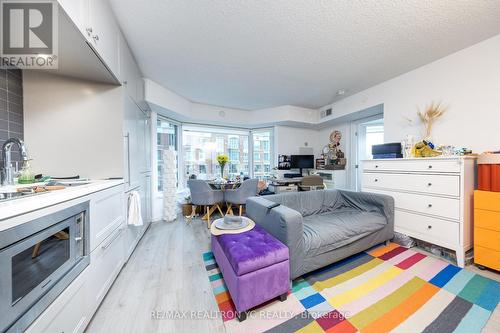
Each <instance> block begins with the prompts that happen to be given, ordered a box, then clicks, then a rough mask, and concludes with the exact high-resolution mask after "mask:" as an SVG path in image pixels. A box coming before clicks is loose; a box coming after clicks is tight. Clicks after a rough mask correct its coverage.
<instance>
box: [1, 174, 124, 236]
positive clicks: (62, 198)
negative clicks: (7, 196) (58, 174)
mask: <svg viewBox="0 0 500 333" xmlns="http://www.w3.org/2000/svg"><path fill="white" fill-rule="evenodd" d="M122 184H123V179H117V180H91V181H89V184H85V185H79V186H68V187H66V188H65V189H63V190H54V191H50V192H45V193H40V194H36V195H30V196H26V197H21V198H16V199H12V200H5V201H3V202H0V231H2V230H5V229H8V228H11V227H12V226H13V225H10V223H4V222H3V221H5V220H7V219H10V218H12V217H15V216H18V215H22V214H26V213H29V212H32V211H35V210H38V209H42V208H46V207H50V206H53V205H57V204H60V203H63V202H66V201H69V200H73V199H76V198H80V197H84V196H86V195H89V194H92V193H95V192H99V191H102V190H105V189H107V188H110V187H114V186H119V185H122ZM36 185H40V184H30V185H19V186H18V185H16V187H27V186H36ZM42 185H43V184H42ZM12 188H13V187H12V186H10V187H0V192H7V191H11V190H12Z"/></svg>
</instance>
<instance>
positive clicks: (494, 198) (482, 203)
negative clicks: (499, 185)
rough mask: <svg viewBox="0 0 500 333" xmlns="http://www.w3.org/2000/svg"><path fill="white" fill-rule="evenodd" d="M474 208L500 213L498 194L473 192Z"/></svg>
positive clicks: (499, 195)
mask: <svg viewBox="0 0 500 333" xmlns="http://www.w3.org/2000/svg"><path fill="white" fill-rule="evenodd" d="M474 208H478V209H484V210H491V211H495V212H500V192H488V191H474Z"/></svg>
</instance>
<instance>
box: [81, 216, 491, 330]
mask: <svg viewBox="0 0 500 333" xmlns="http://www.w3.org/2000/svg"><path fill="white" fill-rule="evenodd" d="M209 244H210V233H209V231H208V229H207V228H206V222H201V220H200V219H195V220H193V222H192V223H191V224H190V225H186V223H185V222H184V220H183V218H182V217H181V218H180V219H178V220H177V221H175V222H172V223H166V222H157V223H153V224H152V225H151V227H150V228H149V230H148V231H147V232H146V234H145V235H144V237H143V239H142V240H141V242H140V243H139V245H138V247H137V249H136V250H135V252H134V253H133V254H132V257H131V258H130V260H129V262H128V263H127V265H126V266H125V267H124V268H123V270H122V272H121V273H120V275H119V276H118V278H117V279H116V281H115V283H114V285H113V286H112V287H111V289H110V291H109V293H108V295H107V296H106V298H105V299H104V301H103V303H102V304H101V307H100V308H99V310H98V311H97V313H96V314H95V316H94V318H93V319H92V321H91V323H90V324H89V326H88V327H87V330H86V332H88V333H93V332H99V333H100V332H109V333H114V332H120V333H127V332H134V333H136V332H145V333H156V332H179V333H183V332H200V333H201V332H224V326H223V323H222V320H221V319H218V318H215V319H196V320H190V319H177V320H172V319H152V316H151V313H152V311H160V314H161V313H162V312H161V311H187V312H190V311H214V312H216V311H217V310H218V308H217V304H216V303H215V298H214V296H213V294H212V289H211V286H210V283H209V282H208V278H207V274H206V272H205V268H204V265H203V261H202V258H201V253H203V252H206V251H209V249H210V245H209ZM426 254H429V253H426ZM467 269H469V270H472V271H474V273H478V274H482V275H485V276H487V277H489V278H492V279H496V280H500V274H498V273H494V272H491V271H480V270H478V269H477V268H475V267H474V266H469V267H467ZM486 332H487V333H490V332H500V306H498V307H497V308H496V310H495V312H494V313H493V315H492V317H491V318H490V321H489V322H488V324H487V325H486V327H485V329H484V330H483V333H486Z"/></svg>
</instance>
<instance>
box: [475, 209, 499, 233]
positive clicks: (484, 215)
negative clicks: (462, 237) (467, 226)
mask: <svg viewBox="0 0 500 333" xmlns="http://www.w3.org/2000/svg"><path fill="white" fill-rule="evenodd" d="M474 226H475V227H478V228H483V229H488V230H493V231H499V232H500V213H499V212H492V211H490V210H482V209H474Z"/></svg>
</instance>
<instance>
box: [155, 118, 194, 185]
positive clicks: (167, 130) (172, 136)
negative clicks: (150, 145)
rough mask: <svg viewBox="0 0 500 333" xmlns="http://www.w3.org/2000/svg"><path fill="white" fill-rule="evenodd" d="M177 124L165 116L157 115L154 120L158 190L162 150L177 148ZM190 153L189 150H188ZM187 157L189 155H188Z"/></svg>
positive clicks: (161, 176) (161, 166)
mask: <svg viewBox="0 0 500 333" xmlns="http://www.w3.org/2000/svg"><path fill="white" fill-rule="evenodd" d="M177 135H178V128H177V125H175V124H172V123H171V122H169V121H168V120H167V119H166V118H163V117H158V118H157V120H156V144H157V153H158V154H157V156H158V157H157V159H158V163H157V167H158V191H160V192H161V191H163V151H164V150H166V149H169V148H170V149H173V150H175V151H178V150H177ZM189 154H191V152H189ZM189 157H191V156H190V155H189Z"/></svg>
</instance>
